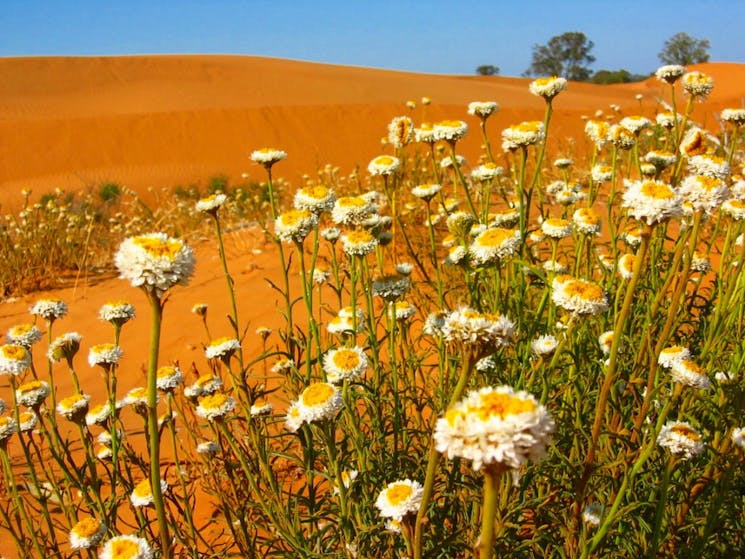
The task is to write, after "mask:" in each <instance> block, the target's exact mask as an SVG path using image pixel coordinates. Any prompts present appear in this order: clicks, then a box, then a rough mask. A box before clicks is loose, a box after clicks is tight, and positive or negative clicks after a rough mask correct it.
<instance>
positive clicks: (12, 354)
mask: <svg viewBox="0 0 745 559" xmlns="http://www.w3.org/2000/svg"><path fill="white" fill-rule="evenodd" d="M2 350H3V356H4V357H7V358H8V359H14V360H16V361H22V360H24V359H26V354H27V353H26V348H24V347H23V346H19V345H14V344H9V345H4V346H2Z"/></svg>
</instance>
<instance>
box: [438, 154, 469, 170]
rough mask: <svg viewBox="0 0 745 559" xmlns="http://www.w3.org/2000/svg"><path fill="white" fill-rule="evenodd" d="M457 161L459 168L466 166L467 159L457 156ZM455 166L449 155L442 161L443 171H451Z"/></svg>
mask: <svg viewBox="0 0 745 559" xmlns="http://www.w3.org/2000/svg"><path fill="white" fill-rule="evenodd" d="M455 161H456V162H457V163H458V167H463V166H464V165H465V164H466V158H465V157H463V156H462V155H460V154H458V155H456V156H455ZM452 166H453V158H452V157H450V156H449V155H447V156H445V157H443V158H442V159H440V168H441V169H450V168H451V167H452Z"/></svg>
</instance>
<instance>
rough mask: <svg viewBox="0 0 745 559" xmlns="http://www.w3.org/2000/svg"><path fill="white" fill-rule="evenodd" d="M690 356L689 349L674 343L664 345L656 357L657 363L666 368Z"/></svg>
mask: <svg viewBox="0 0 745 559" xmlns="http://www.w3.org/2000/svg"><path fill="white" fill-rule="evenodd" d="M690 358H691V351H690V350H689V349H688V348H687V347H683V346H679V345H674V346H670V347H666V348H665V349H663V350H662V351H661V352H660V355H659V356H658V357H657V363H659V364H660V365H661V366H662V367H665V368H666V369H669V368H672V366H673V365H675V363H677V362H678V361H684V360H688V359H690Z"/></svg>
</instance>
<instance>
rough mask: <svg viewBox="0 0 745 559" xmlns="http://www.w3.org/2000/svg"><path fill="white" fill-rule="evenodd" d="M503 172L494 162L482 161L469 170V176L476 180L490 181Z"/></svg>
mask: <svg viewBox="0 0 745 559" xmlns="http://www.w3.org/2000/svg"><path fill="white" fill-rule="evenodd" d="M503 174H504V168H503V167H500V166H499V165H496V164H495V163H491V162H489V163H484V164H483V165H479V166H478V167H476V168H474V169H473V170H472V171H471V178H472V179H474V180H477V181H483V182H486V181H490V180H493V179H495V178H497V177H499V176H502V175H503Z"/></svg>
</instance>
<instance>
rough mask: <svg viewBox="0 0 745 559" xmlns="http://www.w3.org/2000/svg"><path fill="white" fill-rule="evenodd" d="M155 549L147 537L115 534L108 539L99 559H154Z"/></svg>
mask: <svg viewBox="0 0 745 559" xmlns="http://www.w3.org/2000/svg"><path fill="white" fill-rule="evenodd" d="M152 557H153V550H152V548H151V547H150V545H149V544H148V543H147V540H146V539H145V538H138V537H137V536H134V535H127V536H115V537H113V538H111V539H110V540H108V541H107V542H106V543H105V544H104V546H103V548H102V549H101V552H100V553H99V554H98V559H152Z"/></svg>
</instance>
